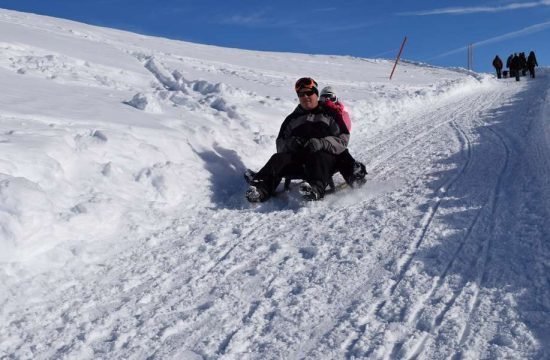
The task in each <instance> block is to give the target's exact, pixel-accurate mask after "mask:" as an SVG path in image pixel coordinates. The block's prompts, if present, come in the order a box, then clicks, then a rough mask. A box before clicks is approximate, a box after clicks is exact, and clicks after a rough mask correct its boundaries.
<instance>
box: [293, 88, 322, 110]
mask: <svg viewBox="0 0 550 360" xmlns="http://www.w3.org/2000/svg"><path fill="white" fill-rule="evenodd" d="M298 99H300V105H301V106H302V107H303V108H304V109H306V110H313V109H315V108H316V107H317V105H319V97H318V96H317V94H316V93H315V91H313V90H306V89H303V90H300V91H298Z"/></svg>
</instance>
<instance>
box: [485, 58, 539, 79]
mask: <svg viewBox="0 0 550 360" xmlns="http://www.w3.org/2000/svg"><path fill="white" fill-rule="evenodd" d="M535 66H539V64H538V63H537V57H536V56H535V52H534V51H531V52H530V53H529V56H528V57H525V53H524V52H521V53H519V54H518V53H514V54H511V55H510V56H508V59H507V60H506V67H507V68H508V72H507V73H505V74H504V75H507V74H510V77H515V78H516V81H519V77H520V73H521V75H522V76H525V75H526V74H527V71H529V75H530V76H531V78H533V79H534V78H535ZM493 67H494V68H495V70H496V72H497V78H499V79H500V78H502V75H503V74H502V68H503V67H504V64H503V62H502V60H501V59H500V57H499V56H498V55H497V56H495V58H494V59H493ZM505 77H506V76H505Z"/></svg>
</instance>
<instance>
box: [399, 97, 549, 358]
mask: <svg viewBox="0 0 550 360" xmlns="http://www.w3.org/2000/svg"><path fill="white" fill-rule="evenodd" d="M533 93H534V91H533V89H529V88H528V89H527V90H526V91H524V92H523V93H520V94H519V95H518V97H517V98H516V99H515V100H514V102H513V103H509V104H503V105H502V106H501V107H499V108H497V109H493V110H491V111H489V112H487V113H483V114H480V118H481V120H482V122H483V123H484V125H482V126H479V127H477V128H475V129H473V131H474V134H473V135H474V136H470V135H468V130H465V131H462V132H461V131H458V132H457V134H462V135H459V136H460V141H461V143H462V145H463V151H461V152H459V153H457V154H455V155H454V156H452V157H450V158H447V159H445V160H444V161H442V163H444V164H445V165H446V167H447V168H452V170H448V171H443V172H438V173H432V174H431V175H432V176H433V177H434V178H435V179H434V180H433V181H432V182H431V183H429V186H430V188H431V189H432V190H433V193H434V194H435V195H436V196H434V198H433V199H432V200H431V201H430V203H429V204H426V205H424V206H423V207H422V211H423V213H424V214H427V215H425V219H428V220H427V222H426V223H425V224H420V225H419V226H422V227H423V231H422V235H420V238H419V239H417V249H416V251H415V253H414V255H412V258H411V259H410V262H409V263H412V262H419V263H422V264H423V271H425V272H426V273H427V274H429V276H430V277H431V278H433V279H439V280H438V281H437V283H436V288H435V289H434V290H433V293H432V295H431V297H432V299H436V298H437V299H438V301H441V304H439V305H438V306H439V310H438V313H437V314H436V315H435V317H434V320H433V322H432V327H431V328H430V329H428V330H429V331H430V332H432V333H434V336H437V335H438V332H439V330H440V328H441V327H442V326H443V324H444V321H445V319H446V318H447V315H448V317H449V318H452V317H456V316H457V313H456V311H458V314H459V316H463V317H464V318H463V319H462V320H461V321H462V322H464V324H463V325H464V326H465V328H464V329H463V332H462V334H461V335H460V336H458V339H457V340H458V341H459V344H460V345H461V347H462V348H463V349H464V348H468V347H470V346H472V343H471V341H473V339H474V338H475V337H476V332H477V331H483V328H482V329H480V328H478V327H477V325H478V324H482V325H481V326H483V327H489V328H491V326H493V325H491V324H490V323H491V322H495V321H496V322H497V325H496V326H497V328H496V329H497V331H494V334H493V335H492V336H493V338H492V339H488V341H489V344H490V345H487V348H488V349H489V348H491V349H492V350H491V352H492V351H494V353H493V355H494V356H497V357H498V356H499V354H500V355H504V354H507V352H508V351H512V353H516V354H517V352H515V351H518V350H519V351H520V352H521V351H522V350H524V349H525V350H526V351H530V350H533V349H536V352H534V353H533V352H531V353H530V356H531V355H532V358H537V359H542V358H548V356H550V271H548V270H549V268H550V265H549V263H548V260H547V258H548V256H550V220H548V219H550V213H548V209H549V207H548V206H547V204H548V201H549V200H550V196H549V192H550V190H546V189H545V187H544V184H547V180H546V177H547V176H548V174H549V172H548V170H550V169H547V171H540V170H539V174H535V173H534V172H533V168H534V165H536V163H531V162H530V161H525V157H526V156H527V157H528V156H531V155H533V156H535V155H536V154H535V151H533V149H534V148H535V147H536V143H537V142H538V143H541V142H544V141H545V140H544V139H543V138H544V131H542V130H543V129H542V128H541V129H540V130H541V131H537V130H536V127H537V126H541V125H540V124H542V123H543V122H542V119H541V118H540V114H537V113H535V112H534V111H532V109H529V108H527V106H526V105H524V104H530V103H531V104H532V103H533V101H532V100H530V97H531V96H532V95H533ZM537 117H538V118H537ZM541 132H542V134H538V135H537V133H541ZM534 146H535V147H534ZM536 148H537V149H540V148H543V146H538V147H536ZM546 150H548V149H547V147H546ZM543 156H548V154H547V153H546V154H543ZM448 165H452V166H450V167H449V166H448ZM440 229H446V231H445V232H441V230H440ZM429 244H434V245H433V246H430V245H429ZM409 266H410V265H409ZM403 274H404V272H403ZM440 296H441V298H439V297H440ZM430 301H432V300H430ZM464 303H466V304H467V306H464V305H459V304H464ZM487 307H489V312H488V309H487ZM491 309H496V310H498V311H501V312H502V313H501V314H500V315H498V317H497V318H495V316H496V315H495V314H494V313H493V314H491V313H490V311H491ZM515 314H517V315H515ZM485 332H486V331H485ZM533 336H534V337H535V338H536V340H535V341H533V338H532V337H533ZM474 346H475V345H474ZM462 355H463V354H461V353H460V352H459V353H457V354H455V357H453V358H457V359H458V358H461V357H462Z"/></svg>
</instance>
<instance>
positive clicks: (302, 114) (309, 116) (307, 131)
mask: <svg viewBox="0 0 550 360" xmlns="http://www.w3.org/2000/svg"><path fill="white" fill-rule="evenodd" d="M297 137H298V138H302V139H304V140H308V139H311V138H317V139H320V140H321V143H322V144H323V150H324V151H327V152H329V153H332V154H335V155H338V154H340V153H342V152H343V151H344V150H346V148H347V146H348V141H349V131H347V129H344V128H342V127H341V125H339V123H338V121H337V120H336V118H335V116H334V114H333V113H332V112H331V111H330V110H328V109H325V108H324V107H323V106H322V105H321V104H319V106H317V107H316V108H315V109H313V110H305V109H303V108H302V107H301V106H300V105H298V106H297V107H296V109H294V111H293V112H292V113H291V114H290V115H288V116H287V117H286V119H285V121H283V124H282V125H281V129H280V130H279V135H278V136H277V152H279V153H281V152H293V149H292V143H293V141H294V140H295V138H297Z"/></svg>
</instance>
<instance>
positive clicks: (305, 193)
mask: <svg viewBox="0 0 550 360" xmlns="http://www.w3.org/2000/svg"><path fill="white" fill-rule="evenodd" d="M298 191H299V192H300V194H302V198H303V199H304V200H306V201H317V200H321V199H322V198H323V194H322V193H321V192H320V191H319V190H318V189H316V188H315V187H314V186H311V185H310V184H309V183H308V182H307V181H304V182H303V183H301V184H300V188H299V190H298Z"/></svg>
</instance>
